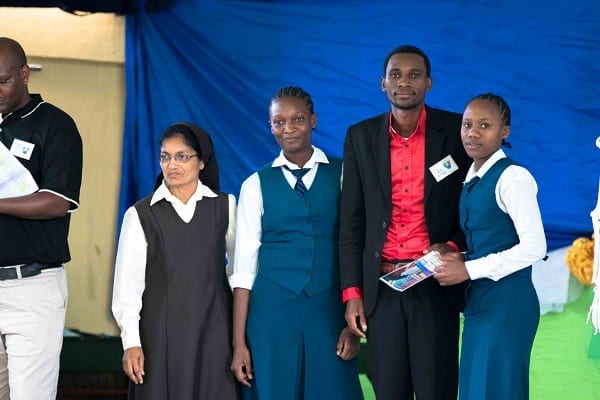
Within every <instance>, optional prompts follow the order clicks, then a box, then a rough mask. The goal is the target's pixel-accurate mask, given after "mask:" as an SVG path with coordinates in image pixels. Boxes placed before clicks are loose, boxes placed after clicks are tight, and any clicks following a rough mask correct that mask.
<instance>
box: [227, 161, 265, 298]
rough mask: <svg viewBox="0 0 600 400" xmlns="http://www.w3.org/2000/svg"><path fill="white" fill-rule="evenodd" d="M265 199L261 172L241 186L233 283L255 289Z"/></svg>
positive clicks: (231, 281) (235, 285)
mask: <svg viewBox="0 0 600 400" xmlns="http://www.w3.org/2000/svg"><path fill="white" fill-rule="evenodd" d="M262 215H263V200H262V193H261V190H260V178H259V176H258V173H254V174H252V175H250V177H248V179H246V180H245V181H244V183H243V184H242V187H241V189H240V199H239V202H238V209H237V218H236V224H237V226H236V234H235V260H234V263H233V274H232V275H231V277H230V279H229V282H230V284H231V287H233V288H236V287H239V288H243V289H249V290H251V289H252V285H253V283H254V279H255V278H256V273H257V265H258V252H259V249H260V245H261V237H262Z"/></svg>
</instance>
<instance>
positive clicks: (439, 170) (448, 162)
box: [429, 155, 458, 182]
mask: <svg viewBox="0 0 600 400" xmlns="http://www.w3.org/2000/svg"><path fill="white" fill-rule="evenodd" d="M429 171H431V174H432V175H433V177H434V178H435V180H436V182H439V181H441V180H442V179H444V178H445V177H447V176H448V175H450V174H452V173H453V172H454V171H458V165H456V162H454V159H453V158H452V156H451V155H447V156H446V157H444V158H442V159H441V160H440V161H438V162H436V163H435V164H433V165H432V166H431V167H429Z"/></svg>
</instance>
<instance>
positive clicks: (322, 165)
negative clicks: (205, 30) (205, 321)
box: [231, 86, 363, 400]
mask: <svg viewBox="0 0 600 400" xmlns="http://www.w3.org/2000/svg"><path fill="white" fill-rule="evenodd" d="M269 122H270V125H271V133H272V134H273V136H274V138H275V140H276V141H277V143H278V144H279V147H280V148H281V151H280V153H279V156H278V157H277V158H276V159H275V160H274V161H273V162H271V163H269V164H267V165H265V166H264V167H262V168H260V169H259V170H258V171H257V172H255V173H253V174H252V175H250V177H248V179H246V181H244V183H243V184H242V188H241V191H240V201H239V205H238V218H239V219H237V230H236V250H235V255H236V257H235V263H234V268H233V274H232V276H231V286H232V287H233V288H234V306H233V314H234V317H233V348H234V354H233V360H232V363H231V370H232V371H233V373H234V375H235V377H236V378H237V380H238V381H239V382H240V383H241V384H242V385H243V386H242V389H243V390H242V397H243V399H244V400H321V399H344V400H359V399H362V398H363V396H362V392H361V388H360V383H359V379H358V371H357V364H356V361H357V360H356V358H355V356H356V354H357V352H358V348H359V339H358V337H356V336H354V335H352V333H351V332H350V330H349V329H348V328H347V327H346V322H345V320H344V306H343V304H342V299H341V291H340V283H339V279H340V278H339V265H338V245H337V242H338V229H339V228H338V227H339V225H338V223H339V197H340V176H341V160H340V159H336V158H333V157H328V156H327V155H325V153H324V152H323V151H322V150H321V149H319V148H317V147H315V146H313V145H312V131H313V129H314V128H315V126H316V122H317V116H316V114H315V112H314V105H313V101H312V99H311V96H310V95H309V94H308V93H307V92H306V91H304V90H303V89H302V88H299V87H291V86H290V87H285V88H282V89H280V90H278V91H277V93H276V94H275V96H273V98H272V99H271V103H270V107H269Z"/></svg>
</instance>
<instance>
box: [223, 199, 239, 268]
mask: <svg viewBox="0 0 600 400" xmlns="http://www.w3.org/2000/svg"><path fill="white" fill-rule="evenodd" d="M227 198H228V199H229V225H228V226H227V232H226V233H225V250H226V251H227V267H226V271H227V276H231V274H232V273H233V263H234V260H235V230H236V216H235V214H236V208H237V207H236V205H235V196H234V195H232V194H229V195H227Z"/></svg>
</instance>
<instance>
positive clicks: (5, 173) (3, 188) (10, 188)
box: [0, 142, 39, 199]
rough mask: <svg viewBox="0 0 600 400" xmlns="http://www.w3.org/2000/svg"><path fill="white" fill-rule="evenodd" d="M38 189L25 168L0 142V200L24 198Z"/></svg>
mask: <svg viewBox="0 0 600 400" xmlns="http://www.w3.org/2000/svg"><path fill="white" fill-rule="evenodd" d="M38 189H39V188H38V185H37V184H36V183H35V180H34V179H33V176H31V174H30V173H29V171H28V170H27V168H25V167H24V166H23V164H21V163H20V162H19V160H17V159H16V158H15V156H13V155H12V154H10V151H9V150H8V149H7V148H6V146H5V145H4V144H3V143H2V142H0V199H6V198H9V197H19V196H25V195H27V194H31V193H34V192H36V191H37V190H38Z"/></svg>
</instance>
